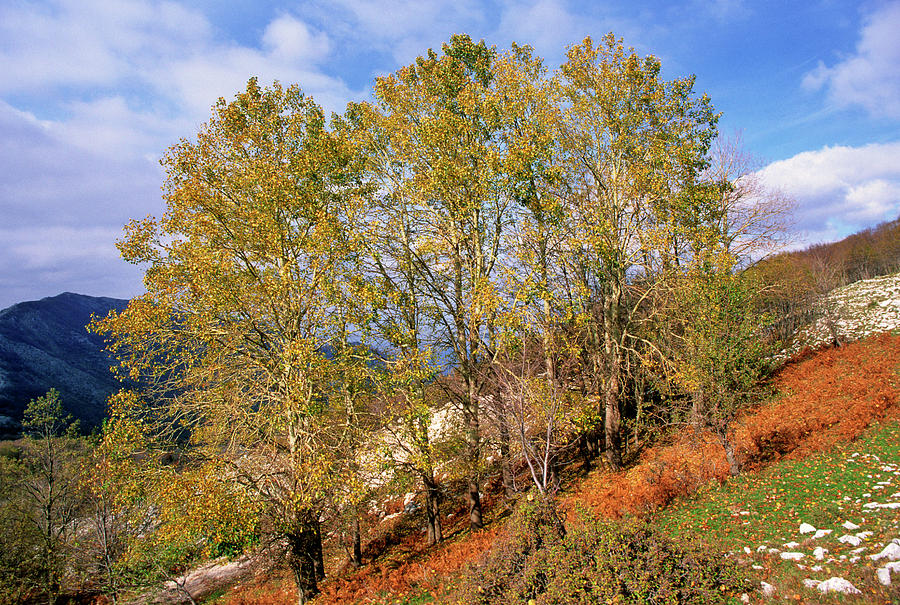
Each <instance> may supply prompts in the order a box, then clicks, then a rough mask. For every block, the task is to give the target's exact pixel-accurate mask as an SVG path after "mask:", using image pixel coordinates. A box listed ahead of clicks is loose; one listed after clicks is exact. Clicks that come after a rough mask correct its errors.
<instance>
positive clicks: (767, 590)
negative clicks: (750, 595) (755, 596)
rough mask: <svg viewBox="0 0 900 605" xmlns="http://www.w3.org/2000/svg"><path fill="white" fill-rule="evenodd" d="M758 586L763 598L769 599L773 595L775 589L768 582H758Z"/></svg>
mask: <svg viewBox="0 0 900 605" xmlns="http://www.w3.org/2000/svg"><path fill="white" fill-rule="evenodd" d="M759 586H760V590H762V593H763V596H766V597H771V596H772V595H774V594H775V587H774V586H772V585H771V584H769V583H768V582H760V583H759Z"/></svg>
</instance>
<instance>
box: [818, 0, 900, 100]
mask: <svg viewBox="0 0 900 605" xmlns="http://www.w3.org/2000/svg"><path fill="white" fill-rule="evenodd" d="M898 32H900V2H891V3H889V4H886V5H884V6H883V7H881V9H880V10H877V11H875V12H873V13H871V14H870V15H869V16H868V18H867V19H866V20H865V24H864V26H863V28H862V31H861V32H860V39H859V42H858V43H857V46H856V52H855V54H853V55H851V56H849V57H847V58H845V59H843V60H842V61H840V62H838V63H836V64H834V65H832V66H830V67H829V66H826V65H825V64H824V63H822V62H819V64H818V66H817V67H816V68H815V69H814V70H812V71H810V72H808V73H807V74H806V75H805V76H804V78H803V86H804V87H805V88H807V89H810V90H819V89H821V88H823V87H824V88H826V89H827V91H828V97H829V99H830V100H831V101H832V102H833V103H834V104H835V105H837V106H838V107H849V106H853V105H858V106H860V107H863V108H864V109H866V111H868V112H869V113H870V114H872V115H877V116H886V117H889V118H900V35H898Z"/></svg>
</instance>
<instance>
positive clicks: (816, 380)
mask: <svg viewBox="0 0 900 605" xmlns="http://www.w3.org/2000/svg"><path fill="white" fill-rule="evenodd" d="M774 380H775V386H776V389H777V392H778V393H779V395H778V396H777V397H776V399H775V400H774V401H772V402H770V403H767V404H766V405H764V406H760V407H758V408H756V409H753V410H751V411H749V412H748V413H747V414H745V415H744V416H743V417H742V418H740V419H739V420H738V422H737V423H736V430H735V435H734V441H735V444H736V451H737V454H738V458H739V459H740V461H741V463H742V465H743V467H744V468H745V469H749V470H752V469H756V468H760V467H762V466H765V465H766V464H768V463H770V462H773V461H775V460H778V459H781V458H801V457H803V456H807V455H809V454H811V453H813V452H817V451H821V450H824V449H827V448H829V447H831V446H833V445H835V444H837V443H840V442H844V441H849V440H851V439H854V438H855V437H857V436H858V435H859V434H860V433H861V432H862V431H863V430H864V429H865V428H866V427H868V426H869V425H870V424H872V423H873V422H875V421H878V420H881V419H883V418H884V417H885V416H886V415H888V414H895V413H897V411H900V406H897V403H898V399H900V387H898V384H900V336H894V335H891V334H882V335H880V336H876V337H873V338H870V339H867V340H864V341H859V342H855V343H850V344H847V345H844V346H843V347H840V348H829V349H823V350H819V351H816V352H812V351H805V352H803V353H801V354H800V355H799V356H797V357H796V358H795V359H794V360H792V361H791V362H789V363H788V364H786V365H785V366H784V367H783V368H782V369H781V370H780V371H779V372H778V374H777V375H776V376H775V378H774ZM727 476H728V465H727V463H726V461H725V454H724V451H723V450H722V447H721V446H720V445H719V443H718V441H717V440H716V439H715V438H714V437H713V436H712V435H710V434H709V433H695V432H694V431H690V430H689V431H686V432H685V434H683V435H682V436H680V437H679V438H678V439H677V440H676V441H675V442H674V443H672V444H669V445H665V446H658V447H654V448H651V449H649V450H648V451H646V452H645V453H644V454H643V455H642V457H641V461H640V462H639V463H638V464H637V465H636V466H634V467H633V468H631V469H628V470H627V471H623V472H619V473H610V472H602V471H598V472H595V473H594V474H592V475H591V476H590V477H588V478H587V479H586V480H585V481H584V482H583V483H582V484H581V485H580V486H578V488H577V489H576V491H575V492H574V493H573V494H572V495H571V496H569V497H567V498H565V500H564V504H565V506H566V508H567V509H568V510H569V512H570V514H571V513H573V512H574V509H575V508H576V506H578V505H579V504H580V505H583V506H586V507H587V508H588V509H590V510H592V511H593V512H595V513H596V514H599V515H601V516H604V517H609V518H617V517H620V516H622V515H624V514H643V513H645V512H648V511H651V510H654V509H656V508H659V507H661V506H665V505H666V504H667V503H668V502H670V501H671V500H672V499H674V498H676V497H678V496H682V495H686V494H688V493H690V492H692V491H693V490H694V489H696V488H697V487H698V486H699V485H701V484H703V483H706V482H708V481H711V480H714V479H715V480H720V481H721V480H724V479H725V478H726V477H727Z"/></svg>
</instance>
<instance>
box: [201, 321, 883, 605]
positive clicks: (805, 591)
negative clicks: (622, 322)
mask: <svg viewBox="0 0 900 605" xmlns="http://www.w3.org/2000/svg"><path fill="white" fill-rule="evenodd" d="M774 388H775V390H776V393H777V395H776V396H775V397H774V398H773V399H772V400H771V401H769V402H768V403H766V404H764V405H761V406H760V407H758V408H756V409H753V410H750V411H749V412H748V413H747V414H745V415H744V416H743V417H742V418H741V419H740V421H739V423H738V425H739V426H738V430H737V433H738V438H737V441H738V451H739V456H740V458H741V462H742V464H743V465H744V466H745V468H746V469H748V470H747V471H746V472H745V473H744V474H743V475H742V476H740V477H738V478H736V479H729V478H728V466H727V464H726V461H725V458H724V454H723V452H722V450H721V447H720V446H719V445H718V444H717V442H716V441H715V440H714V439H713V438H712V437H711V436H710V435H704V434H702V433H695V432H693V431H692V430H689V431H676V434H675V436H673V438H672V439H671V440H669V441H668V442H667V443H661V444H659V445H657V446H655V447H653V448H649V449H646V450H645V451H644V452H643V453H642V455H641V457H640V460H639V461H638V462H637V463H636V464H635V465H634V466H632V467H631V468H630V469H628V470H627V471H623V472H619V473H612V472H609V471H607V470H604V469H598V470H595V471H594V472H592V473H591V474H590V475H588V476H587V477H581V476H580V475H579V474H578V473H577V469H571V471H570V474H569V476H568V482H567V485H568V487H567V489H566V491H565V492H564V493H563V494H562V495H561V502H562V505H563V506H564V507H565V508H566V509H567V510H568V511H569V513H570V515H572V516H574V515H575V512H574V511H575V510H576V509H581V510H588V511H591V513H592V514H594V515H596V516H597V517H598V518H611V517H613V518H614V517H621V516H634V515H636V516H639V517H644V518H649V519H651V520H652V522H653V523H655V524H658V525H659V526H660V527H662V528H664V529H665V530H666V531H669V532H671V533H672V534H674V535H688V536H694V537H702V538H703V539H704V540H705V541H707V542H709V543H710V544H711V545H712V546H713V547H715V548H720V549H722V550H723V551H725V552H730V553H733V554H732V555H731V556H733V557H735V558H736V559H737V560H738V561H739V562H740V564H741V565H742V566H743V568H744V569H745V570H746V573H747V577H748V578H749V579H751V580H753V582H754V583H755V584H754V585H760V584H759V582H761V581H765V582H767V583H769V584H771V585H773V586H775V587H776V593H775V598H779V599H780V598H785V599H788V600H793V601H795V602H796V600H801V601H804V602H820V601H821V602H826V603H830V602H859V603H862V602H876V603H878V602H884V603H888V602H891V599H894V602H896V599H897V598H898V596H897V592H896V587H897V586H898V585H900V577H898V576H897V575H896V574H895V579H894V587H893V588H887V587H884V586H882V585H881V584H879V583H878V581H877V580H876V578H875V575H874V573H875V572H874V569H875V568H876V564H875V562H874V561H872V560H871V559H869V558H867V555H870V554H874V553H877V552H878V551H880V550H881V548H882V547H883V546H884V545H886V544H887V543H889V542H890V540H892V539H894V538H900V528H898V519H900V515H898V512H897V509H894V508H880V507H877V508H876V507H872V506H869V507H866V505H867V504H869V503H870V502H875V503H879V504H884V503H891V502H900V478H898V476H897V474H896V473H897V472H898V471H900V424H898V419H900V406H898V403H900V336H898V335H892V334H889V333H885V334H882V335H880V336H877V337H873V338H870V339H867V340H863V341H859V342H855V343H850V344H847V345H844V346H842V347H840V348H829V349H824V350H819V351H818V352H807V353H805V354H804V355H803V356H801V357H799V358H797V359H795V360H794V361H792V362H790V363H788V364H787V365H785V366H784V367H783V368H782V369H781V370H780V371H779V373H778V374H777V375H776V376H775V377H774ZM685 498H687V499H685ZM497 501H498V503H499V500H497ZM504 510H505V509H504V507H503V506H502V505H499V504H498V505H497V506H495V507H494V509H493V511H494V514H493V515H492V516H493V517H494V518H495V519H496V520H495V521H494V522H493V523H492V524H490V525H489V526H488V528H487V529H486V530H484V531H482V532H479V533H476V534H469V533H467V532H466V531H464V530H463V528H462V527H461V525H462V524H460V526H459V527H456V528H451V532H450V533H451V538H450V539H449V540H448V541H447V542H446V543H445V544H442V545H440V546H439V547H436V548H433V549H425V548H424V547H422V546H421V544H420V542H421V541H420V540H418V527H417V526H416V523H415V520H414V519H413V520H410V519H407V520H406V521H405V522H404V521H403V519H402V517H400V518H397V517H395V518H392V519H391V520H390V521H389V522H385V523H383V524H382V525H381V526H379V527H378V528H377V529H376V531H375V538H374V541H375V542H377V546H378V548H373V549H372V550H371V551H370V552H371V553H372V559H371V563H370V564H369V562H368V561H367V565H366V566H365V567H363V568H362V569H360V570H358V571H354V572H349V573H345V574H343V575H342V576H340V577H335V578H333V579H331V580H329V581H327V582H326V583H325V584H324V585H323V594H322V595H321V596H319V597H318V598H317V600H316V602H317V603H328V604H337V603H349V602H362V603H423V602H432V601H438V602H439V601H441V600H443V599H444V598H445V597H447V595H448V594H449V589H450V588H451V587H452V586H453V585H454V582H455V579H456V578H458V576H459V574H460V573H461V572H462V571H463V570H464V569H465V568H466V566H467V565H469V564H472V563H473V562H476V561H477V560H479V558H480V557H481V555H482V553H485V552H486V551H488V550H489V549H490V548H491V545H492V544H493V542H494V540H495V538H496V537H497V535H498V534H499V533H500V532H501V531H502V526H503V518H504V517H503V515H504V513H503V511H504ZM457 516H458V517H461V516H462V515H457ZM452 518H453V517H451V520H452ZM845 521H851V522H853V523H855V524H857V525H859V529H856V530H853V531H850V530H846V529H844V528H843V527H841V524H842V523H844V522H845ZM801 523H809V524H811V525H813V526H814V527H815V528H816V529H824V530H828V529H831V530H832V532H831V533H830V534H826V535H824V536H821V537H820V538H816V539H812V538H810V537H809V536H808V535H807V536H805V535H803V534H800V533H799V527H800V524H801ZM867 531H869V532H872V534H870V535H868V534H864V535H863V537H862V538H861V540H862V541H863V542H862V543H861V544H860V545H858V546H854V545H851V544H844V543H841V542H838V538H839V537H840V536H842V535H844V534H845V533H846V534H850V535H855V534H857V533H860V532H867ZM811 535H815V534H811ZM792 541H793V542H797V543H798V545H797V546H791V547H786V546H785V544H789V543H790V542H792ZM373 545H374V544H373ZM386 545H388V546H389V547H388V548H386V549H385V550H384V552H382V553H380V554H378V553H379V550H380V549H381V547H384V546H386ZM816 546H822V547H824V548H827V549H828V550H829V553H828V554H827V556H825V557H824V558H823V559H822V560H817V559H815V557H814V556H813V554H812V552H813V549H814V548H815V547H816ZM745 547H746V548H747V549H749V550H750V551H751V553H750V554H747V553H746V552H745V551H744V548H745ZM760 547H764V549H760ZM858 548H865V550H860V551H856V549H858ZM769 549H777V552H776V551H775V550H771V551H770V550H769ZM792 550H793V551H796V552H801V553H802V554H803V558H802V559H800V560H799V561H791V560H785V559H782V558H781V556H780V553H781V552H782V551H792ZM842 557H843V558H842ZM855 557H858V559H855ZM883 563H884V562H883V561H882V564H883ZM754 566H755V567H754ZM801 566H804V567H806V569H803V567H801ZM815 566H819V567H820V568H821V569H813V568H814V567H815ZM832 576H841V577H844V578H846V579H847V580H849V581H850V582H852V583H853V585H854V586H856V587H857V588H858V589H859V590H861V591H862V595H860V596H858V597H826V596H823V595H820V593H818V592H816V591H815V590H814V589H812V588H808V587H806V586H805V585H804V584H803V580H826V579H828V578H830V577H832ZM291 587H292V583H291V581H290V580H289V579H287V578H282V579H278V578H272V577H269V576H267V575H263V576H261V577H259V578H258V579H257V580H255V581H250V582H248V583H245V584H243V585H241V586H239V587H236V588H235V589H232V590H229V591H226V592H225V593H224V594H222V595H220V596H219V597H218V598H217V600H216V601H215V602H217V603H222V604H227V605H238V604H242V605H249V604H257V605H262V604H266V603H272V604H274V603H289V602H291V600H292V591H291ZM892 591H893V592H892ZM748 597H750V598H751V599H753V600H760V599H762V593H761V592H754V593H753V594H752V595H750V594H748ZM842 598H843V599H844V600H843V601H841V599H842Z"/></svg>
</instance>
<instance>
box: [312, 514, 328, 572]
mask: <svg viewBox="0 0 900 605" xmlns="http://www.w3.org/2000/svg"><path fill="white" fill-rule="evenodd" d="M313 527H315V532H316V536H315V540H314V542H313V548H314V552H315V564H316V581H320V580H324V579H325V557H324V555H323V553H322V524H321V523H319V516H318V515H316V516H315V519H314V520H313Z"/></svg>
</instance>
